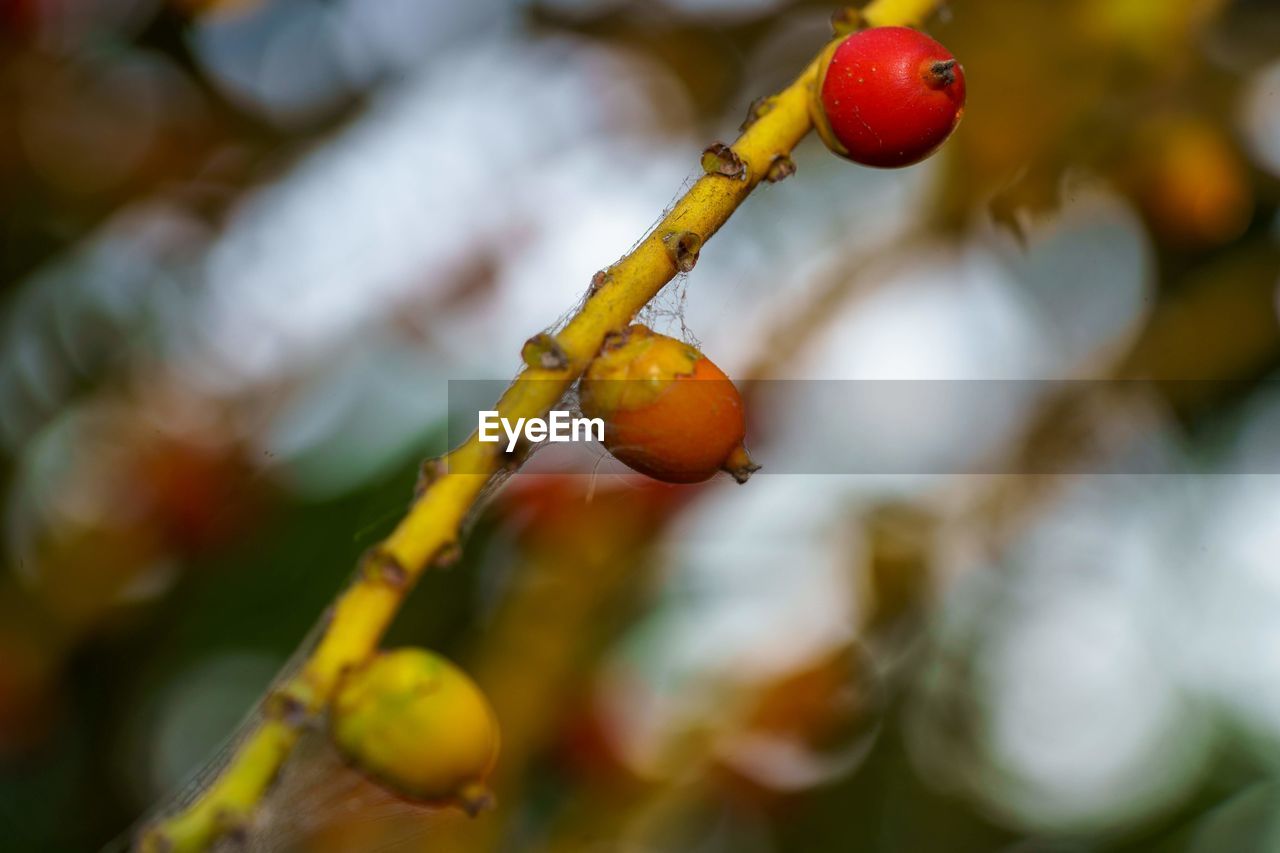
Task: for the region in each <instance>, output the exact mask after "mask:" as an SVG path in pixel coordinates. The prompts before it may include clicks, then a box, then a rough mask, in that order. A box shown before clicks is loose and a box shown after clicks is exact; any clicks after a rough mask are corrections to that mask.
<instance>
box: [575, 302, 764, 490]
mask: <svg viewBox="0 0 1280 853" xmlns="http://www.w3.org/2000/svg"><path fill="white" fill-rule="evenodd" d="M580 401H581V404H582V411H583V413H584V414H586V415H587V417H591V418H601V419H602V420H603V421H604V424H605V427H604V445H605V447H607V448H608V449H609V452H610V453H612V454H613V456H614V457H615V458H616V459H618V460H619V461H620V462H622V463H623V464H625V465H627V466H628V467H630V468H632V469H634V470H636V471H639V472H640V473H641V474H645V475H647V476H649V477H652V478H654V479H655V480H661V481H663V482H666V483H700V482H702V481H703V480H707V479H710V478H711V477H713V476H714V475H715V474H716V472H717V471H727V472H728V473H729V474H731V475H732V476H733V478H734V479H735V480H737V481H738V482H739V483H745V482H746V481H747V478H748V477H750V476H751V474H752V472H754V471H757V470H759V467H760V466H758V465H756V464H754V463H753V462H752V461H751V457H750V456H748V455H747V450H746V448H745V447H744V446H743V444H742V440H743V437H744V436H745V434H746V419H745V417H744V414H743V409H742V397H741V396H740V395H739V394H738V389H737V388H735V387H734V386H733V382H731V381H730V380H729V377H727V376H725V375H724V373H723V372H722V371H721V370H720V368H718V367H716V366H715V365H714V364H712V363H711V360H710V359H708V358H707V357H706V356H704V355H703V354H702V353H700V352H699V351H698V350H697V349H696V348H694V347H692V346H690V345H689V344H686V343H684V342H683V341H678V340H676V339H675V338H669V337H667V336H666V335H660V334H657V333H656V332H653V331H651V330H650V329H648V328H647V327H645V326H641V325H634V326H631V327H630V328H629V329H627V331H626V332H624V333H623V334H621V335H615V336H613V337H611V338H609V339H607V340H606V341H605V345H604V346H603V347H602V348H601V350H600V353H599V354H598V355H597V356H596V358H595V360H594V361H592V362H591V364H590V366H588V368H587V372H586V374H585V375H584V376H583V378H582V384H581V387H580Z"/></svg>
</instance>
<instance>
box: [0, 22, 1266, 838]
mask: <svg viewBox="0 0 1280 853" xmlns="http://www.w3.org/2000/svg"><path fill="white" fill-rule="evenodd" d="M831 11H832V6H831V5H828V4H823V3H815V2H791V0H520V2H516V1H515V0H466V2H463V1H462V0H452V2H446V0H96V2H92V3H88V2H74V0H4V2H3V3H2V4H0V33H2V35H0V194H2V196H3V205H2V207H0V222H2V225H0V287H2V288H3V289H2V290H0V487H2V488H0V849H5V850H10V849H12V850H32V851H59V850H69V851H72V850H94V849H98V848H100V847H101V846H102V845H104V844H107V843H108V842H110V841H111V840H112V839H113V838H118V837H121V836H122V835H123V834H124V833H126V832H128V830H129V827H130V826H131V825H132V824H133V823H134V822H135V821H136V820H138V819H139V818H140V817H141V816H143V815H145V814H146V813H147V812H148V811H149V810H150V809H152V808H154V807H156V806H157V805H160V804H162V803H163V802H164V800H165V798H166V797H169V796H172V794H173V792H174V791H175V790H177V789H178V788H180V787H181V786H182V784H183V783H184V780H187V779H189V778H190V777H191V775H192V774H193V773H195V772H196V771H198V770H199V768H200V767H201V766H202V765H203V764H204V763H205V762H206V761H207V760H208V759H209V757H210V756H211V755H213V754H214V753H215V752H216V751H217V749H218V748H219V744H220V743H222V742H223V741H224V739H226V738H227V737H229V736H230V735H231V734H232V733H233V732H234V731H235V729H236V726H237V724H238V722H239V721H240V720H241V719H242V718H243V716H244V715H245V714H247V713H248V712H249V711H250V709H251V708H252V707H253V706H254V703H255V701H256V700H257V699H258V698H259V697H260V696H261V694H262V692H263V690H264V689H265V687H266V686H267V684H268V683H269V681H270V680H271V678H272V676H273V674H274V673H275V672H276V671H277V670H278V669H279V668H280V667H281V666H283V665H284V664H285V662H286V661H287V660H288V658H289V656H290V654H291V653H292V651H293V650H294V649H295V647H297V645H298V644H299V643H300V642H301V641H302V638H303V637H304V636H305V635H306V634H307V632H308V629H309V628H310V627H311V626H312V625H313V624H314V623H315V621H316V619H317V618H318V616H319V614H320V613H321V612H322V610H323V609H324V607H325V605H326V603H327V602H328V600H329V599H330V598H331V596H332V595H333V594H334V593H335V592H336V591H337V590H338V589H339V588H340V587H341V585H342V583H343V581H344V579H345V578H346V576H347V575H348V573H349V572H350V570H351V567H352V566H353V565H354V562H355V560H356V558H357V556H358V555H359V553H360V552H361V551H362V550H363V549H364V548H366V547H368V546H369V545H370V544H372V543H374V542H375V541H377V539H378V538H380V537H381V536H382V535H384V534H385V533H386V532H387V531H388V530H389V529H390V527H391V525H392V524H394V522H395V521H396V520H397V519H398V518H399V516H400V514H401V513H402V512H403V510H404V508H405V506H406V503H407V500H408V498H409V495H410V493H411V491H412V487H413V483H414V479H415V476H416V468H417V463H418V461H419V460H421V459H422V458H423V457H426V456H429V455H433V454H438V453H440V452H442V451H444V450H445V449H446V448H445V422H446V414H447V413H446V406H447V402H448V396H447V382H448V380H450V379H500V378H505V377H508V376H510V375H513V374H514V373H515V371H516V369H517V368H518V367H519V356H518V354H519V349H520V345H521V343H522V342H523V341H524V340H525V338H527V337H528V336H529V335H530V334H532V333H534V332H535V331H537V330H539V329H540V328H543V327H547V326H550V325H553V324H554V323H556V322H557V320H558V319H559V318H561V317H562V315H563V314H564V313H565V312H566V311H567V310H569V309H570V308H571V307H572V306H573V305H574V304H576V303H577V301H578V300H579V299H580V298H581V296H582V294H583V292H584V291H585V289H586V287H587V284H588V282H589V281H590V278H591V276H592V274H593V273H594V272H595V271H596V270H598V269H600V268H601V267H603V266H605V265H607V264H608V263H610V262H611V261H613V260H614V259H616V258H617V257H618V256H620V255H621V254H622V253H623V252H625V251H626V250H627V249H628V247H630V246H631V245H632V244H633V243H634V242H635V241H636V240H637V239H638V238H639V237H640V236H641V235H642V234H643V233H644V231H645V230H646V229H647V228H648V227H649V226H650V225H651V224H652V223H653V222H654V221H655V219H656V218H657V217H658V216H659V214H660V213H661V212H662V210H663V209H664V208H665V207H666V206H668V205H669V204H670V202H671V201H672V199H673V198H674V197H675V195H676V194H677V192H678V191H679V190H680V189H681V187H682V186H685V185H687V183H688V181H689V180H690V179H692V178H693V177H696V174H697V169H698V166H697V164H698V155H699V152H701V150H702V149H703V147H704V146H705V145H706V144H708V143H709V142H712V141H715V140H717V139H720V140H726V141H727V140H729V139H731V138H732V137H733V136H734V135H735V133H736V130H737V127H738V125H739V123H740V122H741V120H742V118H743V117H744V115H745V113H746V110H747V107H748V105H749V104H750V102H751V101H752V100H753V99H754V98H756V97H757V96H759V95H762V94H766V93H768V92H771V91H773V90H776V89H777V88H779V87H780V86H782V85H785V83H786V82H788V81H789V79H791V78H792V77H793V76H794V75H795V74H796V73H797V72H798V71H799V70H800V69H801V68H803V67H804V65H805V64H806V62H807V61H808V60H809V59H810V58H811V57H812V55H813V54H814V53H815V52H816V51H817V49H818V48H819V47H820V46H821V45H822V44H823V43H824V40H825V39H826V38H827V37H828V35H829V27H828V17H829V15H830V13H831ZM929 29H930V31H931V32H932V33H933V34H934V35H935V36H936V37H937V38H939V39H940V40H941V41H943V42H944V43H945V44H947V46H948V47H949V48H951V49H952V50H953V51H954V52H955V54H956V55H957V56H958V57H959V58H960V60H961V61H962V63H963V64H964V66H965V69H966V73H967V78H968V86H969V93H970V95H969V97H970V100H969V106H968V111H967V114H966V117H965V120H964V122H963V124H962V126H961V127H960V129H959V131H958V132H957V134H956V135H955V137H954V138H953V139H952V141H951V142H950V143H949V144H948V145H947V146H946V148H945V149H944V150H943V152H942V153H941V154H940V155H938V156H937V157H935V158H934V159H932V160H930V161H928V162H927V163H925V164H923V165H921V166H918V167H915V168H912V169H909V170H905V171H900V172H878V171H872V170H868V169H861V168H857V167H854V166H852V165H850V164H848V163H845V162H843V161H840V160H838V159H836V158H835V157H833V156H831V155H830V154H829V153H828V152H827V151H826V150H825V149H823V147H822V146H821V144H820V143H819V142H817V141H816V140H813V139H810V140H808V141H806V142H805V143H804V144H803V145H802V146H801V147H800V149H799V150H798V151H797V152H796V155H795V161H796V164H797V166H798V172H797V174H796V175H795V176H794V177H791V178H789V179H788V180H786V181H785V182H782V183H780V184H776V185H769V186H764V187H762V188H761V189H760V190H759V191H758V192H757V193H756V194H755V195H754V196H753V197H752V198H751V199H750V200H749V201H748V202H747V203H746V205H745V206H744V207H743V208H742V209H741V210H740V211H739V212H738V213H737V214H736V215H735V216H734V218H733V219H732V220H731V222H730V223H729V224H728V225H727V226H726V227H725V228H724V230H723V231H722V232H721V233H720V234H719V235H718V236H717V237H716V238H715V239H714V240H713V241H712V242H711V243H710V244H708V246H707V247H706V248H705V250H704V251H703V252H702V256H701V261H700V263H699V265H698V267H697V269H696V270H695V271H694V272H693V273H692V274H691V275H689V276H688V277H687V278H683V279H681V280H678V281H676V282H674V283H673V284H672V285H670V286H669V287H668V289H667V290H666V291H665V292H664V293H663V294H662V295H661V296H660V297H659V300H658V302H657V303H656V305H655V306H654V307H653V308H652V309H650V310H649V311H648V312H647V314H646V319H647V320H648V321H650V322H651V323H653V324H654V325H655V326H656V327H657V328H659V330H662V331H666V332H668V333H672V334H676V335H680V336H683V337H686V338H688V339H691V340H695V339H696V340H697V341H699V342H700V344H701V345H702V347H703V349H704V350H705V351H706V352H707V354H708V355H710V356H711V357H712V358H713V359H714V360H715V361H716V362H717V363H719V364H720V365H721V366H722V367H723V368H724V369H725V370H726V371H727V372H728V373H729V374H730V375H731V376H733V377H735V378H740V379H899V380H901V379H930V380H957V381H960V380H971V379H1028V380H1034V379H1056V378H1064V377H1066V378H1084V379H1091V378H1105V379H1142V380H1150V381H1149V382H1145V383H1144V384H1142V385H1141V386H1135V387H1136V388H1137V390H1135V391H1134V392H1133V393H1128V394H1123V395H1118V396H1117V398H1116V399H1112V400H1106V401H1104V403H1105V404H1104V405H1099V401H1098V399H1097V398H1096V395H1087V396H1085V397H1076V396H1073V395H1072V394H1070V393H1068V392H1064V393H1060V394H1055V395H1047V396H1046V395H1040V396H1032V397H1029V398H1028V400H1027V402H1026V405H1025V406H1024V407H1022V408H1021V409H1019V410H1018V411H1017V412H1014V413H1012V414H1011V416H1010V417H1009V418H1008V419H1007V420H1008V428H1007V432H1004V433H1002V434H999V435H993V436H992V437H991V439H992V440H991V441H990V443H989V445H988V446H987V450H986V452H988V453H990V454H992V455H993V456H994V457H996V458H998V459H1005V460H1011V461H1008V462H1007V464H1003V465H1002V464H999V463H997V464H996V465H994V467H992V466H988V470H1001V469H1008V470H1014V469H1017V470H1023V469H1030V468H1036V469H1039V468H1050V469H1052V468H1054V466H1055V465H1057V464H1059V463H1060V464H1061V465H1062V466H1063V467H1064V468H1066V469H1070V470H1071V471H1073V472H1076V473H1072V474H1070V475H1068V474H1062V475H1059V476H1049V475H1044V476H1030V475H1019V476H995V475H990V476H974V477H959V476H947V477H942V476H938V477H930V476H924V475H919V474H917V475H914V476H909V477H908V476H900V477H899V476H884V475H878V476H874V477H872V476H861V477H859V476H835V475H829V476H822V475H811V476H810V475H806V476H800V475H786V474H776V475H772V476H767V475H764V474H762V475H761V476H758V477H756V478H755V479H753V480H752V481H751V483H750V484H748V485H747V486H746V487H742V488H739V487H737V486H735V485H734V484H733V483H731V482H728V481H727V478H723V479H724V481H723V482H722V481H716V482H713V483H711V484H709V485H707V486H705V487H698V488H668V487H659V486H655V485H651V484H645V483H642V482H639V481H638V480H637V479H636V478H633V477H628V476H625V475H623V474H622V473H620V472H618V471H617V470H616V469H613V468H610V467H608V466H607V464H606V465H604V466H602V468H601V469H600V470H598V471H596V472H595V473H594V474H592V473H591V472H587V473H586V474H583V475H576V476H575V475H570V476H553V475H549V474H541V475H540V474H537V473H536V472H530V473H525V474H519V475H516V476H515V477H513V478H511V479H510V480H509V481H508V482H507V484H506V486H505V488H504V489H503V490H502V491H501V492H499V493H498V494H496V495H495V496H494V497H493V498H492V499H491V500H490V501H489V502H488V503H487V504H486V506H485V507H484V509H483V511H482V512H481V513H479V514H478V515H477V517H476V518H475V520H474V522H473V524H472V527H471V530H470V534H469V538H468V540H467V547H466V555H465V558H464V559H463V562H462V563H461V564H460V565H459V566H457V567H455V568H453V569H452V570H449V571H447V572H436V573H432V574H429V575H427V576H426V577H425V578H424V579H423V581H422V582H421V584H420V586H419V588H418V589H417V590H416V591H415V592H414V594H413V596H412V598H411V599H410V602H409V605H408V607H407V608H406V610H405V612H404V613H403V614H402V615H401V616H400V618H399V619H398V620H397V622H396V624H395V626H394V628H393V630H392V634H391V636H390V637H389V638H388V642H389V643H391V644H414V645H425V646H427V647H430V648H433V649H436V650H439V651H440V652H442V653H444V654H446V655H447V656H449V657H451V658H452V659H454V660H456V661H458V662H459V663H460V664H461V665H462V666H464V667H465V668H466V669H467V670H468V671H469V672H471V673H472V674H474V676H475V677H476V679H477V680H478V681H479V683H480V684H481V686H482V687H483V688H484V690H485V691H486V693H487V694H488V695H489V696H490V698H491V700H492V701H493V703H494V705H495V707H496V709H497V712H498V716H499V718H500V721H501V724H502V727H503V737H504V744H503V749H504V752H503V757H502V761H501V764H500V766H499V770H498V775H497V778H496V780H495V784H496V788H497V794H498V803H499V805H498V808H497V810H496V811H495V812H492V813H489V814H488V815H486V816H484V817H482V818H480V819H477V820H475V821H470V820H468V819H466V818H465V817H462V816H460V815H455V814H453V813H452V812H448V811H440V810H426V809H418V808H414V807H411V806H409V805H407V804H405V803H402V802H399V801H397V800H395V799H393V798H391V797H389V796H387V795H385V794H383V793H382V792H380V791H379V790H378V789H376V788H374V787H373V786H372V785H370V784H369V783H368V782H367V781H365V780H363V779H362V778H360V777H359V776H357V775H356V774H354V773H353V772H352V771H350V770H347V769H346V768H344V767H343V766H342V764H341V762H340V761H339V760H338V759H337V758H336V757H335V756H334V755H333V754H332V751H331V749H330V748H329V747H328V746H326V744H325V741H324V738H323V737H322V736H321V735H319V734H316V735H312V736H309V737H308V739H307V741H306V742H305V743H304V744H303V748H302V750H301V752H300V754H299V755H298V756H296V757H295V758H294V759H293V760H292V761H291V762H290V764H289V765H288V766H287V767H286V769H285V771H284V774H283V776H282V778H281V780H280V782H279V784H278V785H277V787H276V789H275V790H274V791H273V793H272V795H271V797H270V800H269V802H268V803H267V806H266V808H265V809H264V812H263V815H262V818H261V820H260V821H259V825H258V826H257V827H255V829H254V831H253V833H251V835H250V837H249V838H248V840H247V841H248V844H249V847H250V848H251V849H257V850H288V851H293V850H298V851H339V850H375V849H376V850H410V849H438V850H458V851H481V850H485V851H487V850H499V849H501V850H564V851H570V850H598V851H699V853H711V852H712V851H726V853H727V851H733V853H753V851H760V852H761V853H767V851H811V850H824V851H825V850H858V851H907V852H909V853H916V852H917V851H928V853H932V851H957V853H959V851H1009V853H1013V851H1017V853H1031V851H1053V853H1058V851H1062V853H1067V852H1068V851H1070V853H1075V851H1094V850H1098V851H1104V850H1105V851H1138V850H1144V851H1145V850H1151V851H1180V852H1181V851H1185V852H1186V853H1246V851H1249V852H1250V853H1251V852H1252V851H1271V850H1280V476H1276V475H1275V473H1274V472H1275V471H1276V470H1277V469H1276V462H1277V460H1278V459H1280V383H1278V382H1276V381H1275V380H1276V379H1278V378H1280V321H1278V319H1277V317H1278V312H1280V297H1278V288H1280V217H1278V216H1277V210H1278V206H1277V204H1278V202H1280V6H1278V5H1277V4H1276V3H1275V0H953V2H951V3H949V4H947V5H946V6H945V7H944V8H943V9H942V10H941V11H940V12H939V14H938V15H937V16H936V17H935V18H934V20H933V21H932V22H931V24H930V27H929ZM1188 379H1194V380H1204V381H1201V382H1196V383H1186V382H1179V381H1178V380H1188ZM814 427H815V425H813V424H806V423H791V422H788V421H787V420H786V419H785V418H775V419H773V420H772V421H768V422H765V421H763V420H762V421H761V422H759V423H756V424H754V425H753V427H752V429H753V433H752V435H751V436H750V437H749V438H750V440H751V444H752V450H753V453H754V454H755V455H756V456H757V458H758V459H759V460H760V461H761V462H763V464H764V465H765V467H766V472H767V470H768V466H769V457H770V452H771V451H770V448H771V446H772V447H775V448H778V449H779V450H778V452H782V451H781V448H784V447H786V446H788V444H791V445H794V444H797V443H799V444H803V443H805V442H806V441H807V440H809V439H808V438H807V434H806V430H809V429H812V428H814ZM824 428H825V429H828V430H831V429H840V428H841V425H839V424H827V425H825V427H824ZM964 428H965V424H964V417H963V411H961V412H959V413H958V414H957V417H956V429H957V431H958V432H962V431H963V430H964ZM1081 436H1086V437H1088V440H1081ZM847 441H848V442H850V443H855V442H856V441H857V435H856V434H849V435H848V436H847ZM971 443H972V442H970V444H971ZM1082 452H1087V454H1088V456H1087V458H1084V459H1080V458H1072V459H1070V460H1064V459H1063V458H1062V455H1063V454H1072V455H1073V456H1074V455H1078V454H1080V453H1082ZM1135 453H1140V454H1143V458H1144V462H1143V465H1142V466H1141V467H1142V471H1143V472H1144V473H1143V474H1142V475H1141V476H1139V475H1124V474H1121V473H1116V467H1115V465H1114V463H1115V460H1116V459H1123V458H1125V457H1126V455H1127V454H1128V455H1131V454H1135ZM1027 460H1048V461H1047V462H1045V463H1044V464H1043V465H1038V464H1035V463H1028V462H1027ZM536 463H537V458H536V457H535V459H534V464H533V466H532V467H533V468H536V467H537V464H536ZM1091 466H1096V468H1097V472H1096V473H1095V474H1087V473H1085V474H1081V473H1078V472H1079V471H1081V470H1089V469H1090V467H1091ZM838 467H839V466H837V465H833V468H838ZM1120 467H1121V468H1124V467H1125V466H1123V465H1122V466H1120ZM1250 472H1257V473H1250ZM1267 472H1271V473H1267Z"/></svg>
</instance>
